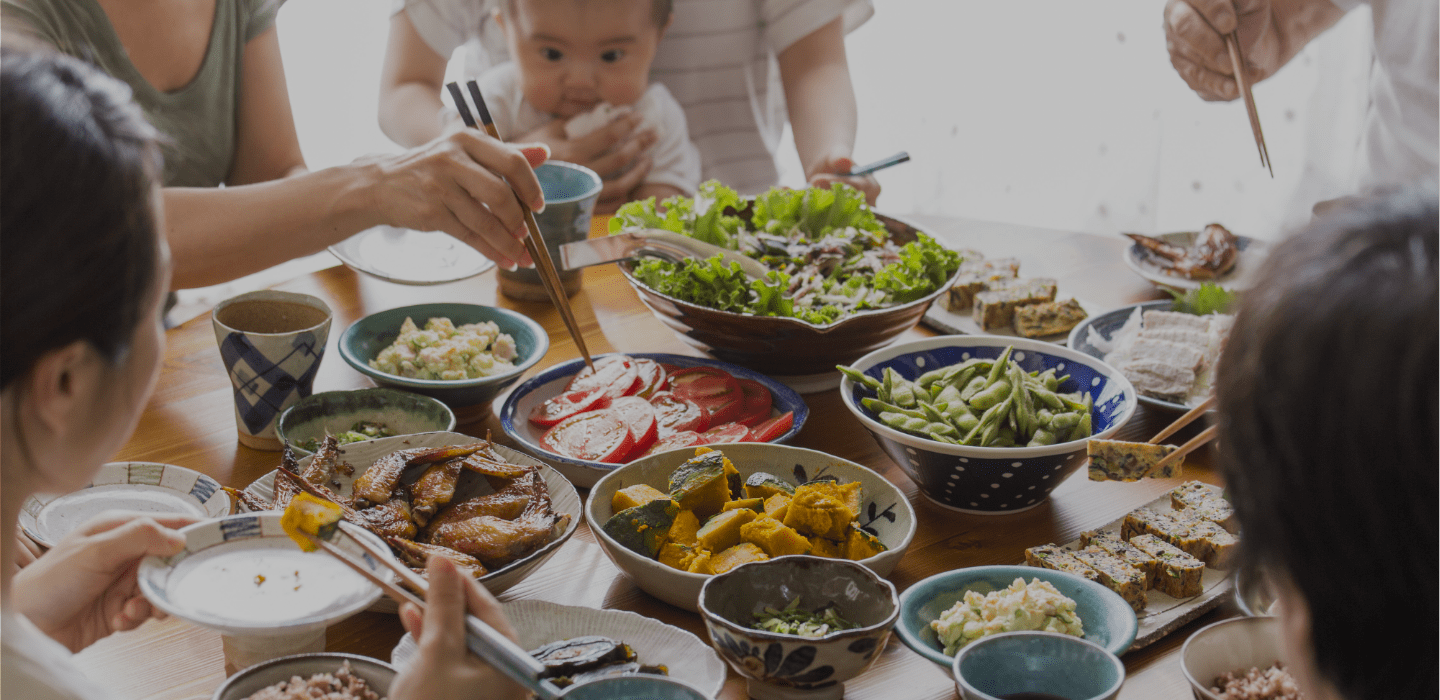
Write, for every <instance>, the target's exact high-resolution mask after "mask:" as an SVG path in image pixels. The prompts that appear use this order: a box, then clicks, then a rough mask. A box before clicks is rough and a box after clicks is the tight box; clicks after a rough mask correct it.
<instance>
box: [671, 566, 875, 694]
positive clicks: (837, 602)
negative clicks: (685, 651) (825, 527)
mask: <svg viewBox="0 0 1440 700" xmlns="http://www.w3.org/2000/svg"><path fill="white" fill-rule="evenodd" d="M797 598H798V599H799V601H800V607H802V608H809V609H814V608H818V607H820V606H822V605H825V604H827V603H833V604H834V607H835V611H836V613H838V614H839V615H840V617H841V618H843V619H845V620H848V621H850V622H852V623H854V624H856V625H859V627H857V628H855V629H849V630H840V631H836V632H831V633H829V634H826V635H825V636H823V637H817V638H809V637H801V636H798V635H792V634H778V633H775V632H768V631H765V630H759V629H755V628H754V627H752V625H753V624H754V616H755V614H756V613H760V612H763V611H764V610H765V608H767V607H770V608H776V609H780V608H784V607H785V606H787V605H789V604H790V602H791V601H794V600H796V599H797ZM899 613H900V601H899V599H897V598H896V597H895V586H893V585H891V584H890V582H889V581H886V580H885V579H883V578H880V577H879V576H877V575H875V572H873V571H871V570H870V569H868V568H866V567H864V566H861V565H860V564H858V563H856V562H852V561H844V560H840V559H825V558H822V557H810V556H788V557H780V558H778V559H771V560H769V561H760V562H753V563H750V564H745V565H743V566H740V567H737V568H735V569H733V570H731V571H729V572H727V573H723V574H719V575H716V576H713V577H711V578H710V580H709V581H706V582H705V585H704V586H703V587H702V588H701V589H700V616H701V617H703V618H705V627H706V629H708V630H709V631H710V639H711V640H712V643H713V644H714V645H715V648H716V649H717V650H718V651H719V652H720V655H721V656H722V657H724V658H725V661H726V662H727V663H729V664H730V667H731V668H733V669H735V672H736V673H738V674H740V675H742V676H744V677H745V678H746V679H747V681H748V685H747V688H748V690H749V693H750V697H752V698H757V699H758V700H839V698H841V697H843V696H844V695H845V681H848V680H850V679H852V678H855V677H856V676H859V675H860V674H862V673H864V672H865V671H866V670H867V669H869V668H870V666H871V664H873V663H875V660H876V659H877V658H879V657H880V653H881V652H882V651H884V650H885V643H886V642H887V641H889V639H890V630H891V628H893V627H894V626H895V620H896V618H897V617H898V616H899Z"/></svg>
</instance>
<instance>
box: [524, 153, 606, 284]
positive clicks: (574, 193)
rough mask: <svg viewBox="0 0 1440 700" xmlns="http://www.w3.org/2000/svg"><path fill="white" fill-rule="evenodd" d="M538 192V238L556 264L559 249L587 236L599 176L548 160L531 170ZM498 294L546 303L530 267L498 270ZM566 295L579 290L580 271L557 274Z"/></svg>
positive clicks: (596, 195)
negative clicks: (540, 199)
mask: <svg viewBox="0 0 1440 700" xmlns="http://www.w3.org/2000/svg"><path fill="white" fill-rule="evenodd" d="M535 177H536V179H538V180H540V189H541V190H543V191H544V192H545V211H543V212H540V213H539V214H536V215H535V223H536V224H537V225H538V226H539V227H540V235H541V236H543V237H544V238H545V248H546V249H548V250H549V251H550V259H551V260H552V261H554V262H555V264H556V265H557V266H558V265H559V264H560V246H562V245H564V244H566V243H574V242H575V241H583V240H585V239H586V238H587V237H589V235H590V215H591V214H592V213H594V211H595V201H596V200H598V199H599V198H600V187H601V183H600V176H599V175H596V174H595V171H593V170H591V169H589V168H586V167H583V166H579V165H575V164H574V163H565V162H561V161H554V160H552V161H550V162H549V163H543V164H541V165H540V166H539V167H537V168H535ZM499 275H500V292H501V293H502V294H504V295H505V296H507V297H510V298H512V299H522V300H525V301H549V300H550V296H549V294H547V293H546V292H545V286H544V284H543V283H541V281H540V273H538V272H536V271H535V270H533V269H530V268H519V269H516V270H505V269H501V270H500V271H499ZM560 282H561V284H562V285H564V287H565V294H566V295H573V294H575V293H576V292H578V291H580V271H579V270H570V271H561V272H560Z"/></svg>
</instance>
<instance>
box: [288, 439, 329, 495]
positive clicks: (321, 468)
mask: <svg viewBox="0 0 1440 700" xmlns="http://www.w3.org/2000/svg"><path fill="white" fill-rule="evenodd" d="M339 463H340V442H339V441H338V440H336V439H335V436H334V435H330V434H328V433H327V434H326V435H325V439H324V440H323V441H321V443H320V447H319V449H317V450H315V456H314V457H311V458H310V464H309V465H308V466H306V467H305V471H302V472H300V478H302V479H304V480H306V481H308V482H310V483H312V484H315V485H316V486H326V485H328V484H329V483H330V479H332V478H334V477H335V467H336V465H338V464H339ZM291 471H294V470H293V469H292V470H291Z"/></svg>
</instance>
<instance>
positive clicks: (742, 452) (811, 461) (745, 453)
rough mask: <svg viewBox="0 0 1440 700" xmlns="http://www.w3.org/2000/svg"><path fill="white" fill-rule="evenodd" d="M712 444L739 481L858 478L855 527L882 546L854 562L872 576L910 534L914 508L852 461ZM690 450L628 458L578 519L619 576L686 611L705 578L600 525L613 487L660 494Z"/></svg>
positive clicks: (760, 446) (885, 569) (886, 571)
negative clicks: (631, 545)
mask: <svg viewBox="0 0 1440 700" xmlns="http://www.w3.org/2000/svg"><path fill="white" fill-rule="evenodd" d="M716 449H717V450H718V451H720V452H721V453H723V454H724V455H725V456H726V457H727V458H728V459H729V460H730V461H731V462H732V463H733V464H734V465H735V468H736V469H737V470H738V471H739V472H740V476H741V478H745V477H748V476H750V475H751V474H754V473H755V472H769V473H771V474H775V475H777V476H780V477H782V478H784V479H786V480H793V482H794V483H797V484H799V483H804V482H807V481H810V480H811V479H815V478H817V477H820V476H823V475H827V474H830V475H834V476H835V477H837V478H838V479H840V481H841V482H842V483H849V482H852V481H858V482H860V488H861V500H862V502H861V507H860V511H861V512H860V516H859V518H858V523H857V524H858V525H860V527H862V528H865V529H866V530H867V531H869V532H872V533H873V534H874V535H875V536H876V537H877V538H879V539H880V542H881V543H882V544H884V545H885V547H886V550H885V551H883V552H881V553H879V554H877V555H875V556H873V557H869V558H867V559H862V560H861V561H860V563H861V564H864V565H865V566H867V567H869V569H870V570H871V571H874V572H875V573H876V574H878V575H880V576H888V575H890V572H891V571H893V570H894V569H895V565H896V564H899V563H900V558H901V557H902V556H904V554H905V549H906V548H908V547H909V546H910V541H911V540H912V539H914V538H915V511H914V509H912V508H911V507H910V502H909V501H908V500H906V499H905V494H904V493H903V492H901V491H900V489H898V488H896V487H895V485H894V484H892V483H890V481H889V480H887V479H886V478H885V477H883V476H880V475H879V474H876V473H875V472H873V471H870V470H869V469H866V468H865V467H862V466H860V465H859V464H856V463H854V462H851V461H848V460H844V459H840V458H839V457H834V456H832V455H827V454H825V453H823V452H816V451H815V450H807V449H804V448H801V447H790V446H788V445H775V444H771V443H764V442H737V443H733V444H728V445H718V446H716ZM694 454H695V450H694V448H687V449H682V450H674V451H671V452H664V453H661V454H658V455H651V456H649V457H646V458H644V459H640V460H636V461H634V462H631V463H629V464H627V465H625V466H623V467H621V468H619V469H616V470H615V471H612V472H610V473H609V474H608V475H606V476H605V478H603V479H601V480H600V481H599V482H598V483H596V484H595V486H594V488H592V489H590V497H589V500H587V501H586V502H585V517H586V519H587V520H589V522H590V523H591V524H592V527H591V529H590V531H591V532H593V533H594V534H595V541H596V542H598V543H600V548H601V549H602V550H604V551H605V554H606V556H609V557H610V560H611V561H613V562H615V565H616V566H618V567H620V570H621V571H622V572H624V574H625V576H626V577H628V578H629V579H630V580H631V581H634V582H635V585H637V586H639V587H640V588H641V590H644V591H645V592H646V593H649V594H650V595H652V596H655V597H656V598H659V599H660V600H663V601H665V602H667V603H669V604H671V605H674V606H675V607H678V608H682V609H684V610H691V611H695V610H697V609H698V605H699V596H700V587H701V586H703V585H704V584H705V581H706V580H708V579H709V578H710V576H709V575H706V574H692V573H690V572H688V571H680V570H679V569H673V568H671V567H669V566H666V565H664V564H661V563H660V562H658V561H656V560H654V559H650V558H649V557H644V556H641V555H639V554H637V553H635V552H633V551H631V550H630V549H628V548H626V547H625V546H624V545H622V544H620V543H619V542H617V541H616V540H615V538H613V537H611V536H610V535H608V534H606V533H605V530H604V524H605V522H606V521H607V520H609V519H610V516H612V515H614V511H613V509H611V507H610V502H611V499H612V498H614V496H615V492H616V491H619V490H620V489H622V488H626V487H629V486H634V485H636V484H649V485H650V486H653V487H655V488H656V489H659V490H660V491H661V492H668V491H669V485H670V473H671V472H673V471H675V468H676V467H678V466H680V465H681V464H682V463H684V462H685V460H687V459H689V458H691V457H692V456H694Z"/></svg>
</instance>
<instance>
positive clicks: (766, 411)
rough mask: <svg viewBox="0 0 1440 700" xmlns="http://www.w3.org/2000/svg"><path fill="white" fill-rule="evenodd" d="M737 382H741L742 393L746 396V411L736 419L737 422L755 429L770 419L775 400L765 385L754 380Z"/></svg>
mask: <svg viewBox="0 0 1440 700" xmlns="http://www.w3.org/2000/svg"><path fill="white" fill-rule="evenodd" d="M737 381H739V382H740V391H741V392H743V393H744V394H745V410H744V411H743V412H742V413H741V414H740V416H739V417H737V418H736V419H735V422H736V423H743V424H745V425H748V426H750V427H752V428H753V427H755V426H757V425H759V424H761V423H763V422H764V421H765V419H767V418H769V417H770V406H771V404H772V403H773V402H774V398H773V397H772V396H771V395H770V390H769V389H767V388H765V385H764V384H761V383H760V382H757V381H755V380H754V379H738V380H737Z"/></svg>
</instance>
